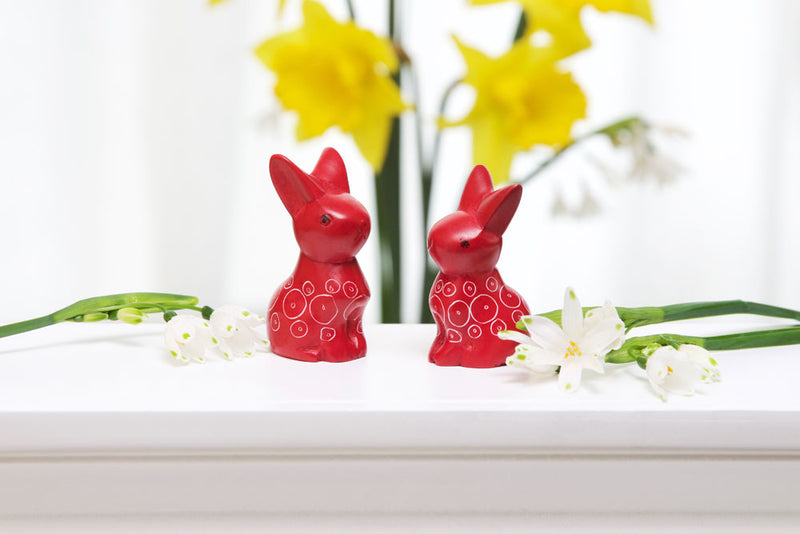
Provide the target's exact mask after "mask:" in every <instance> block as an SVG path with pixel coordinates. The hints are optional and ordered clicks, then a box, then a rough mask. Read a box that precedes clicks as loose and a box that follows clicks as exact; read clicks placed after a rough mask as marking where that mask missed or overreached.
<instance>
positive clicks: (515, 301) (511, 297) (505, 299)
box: [500, 286, 522, 308]
mask: <svg viewBox="0 0 800 534" xmlns="http://www.w3.org/2000/svg"><path fill="white" fill-rule="evenodd" d="M500 302H502V303H503V304H505V305H506V306H508V307H509V308H516V307H517V306H519V305H520V304H521V303H522V299H521V298H519V295H517V292H516V291H514V290H513V289H511V288H510V287H508V286H503V287H502V288H501V289H500Z"/></svg>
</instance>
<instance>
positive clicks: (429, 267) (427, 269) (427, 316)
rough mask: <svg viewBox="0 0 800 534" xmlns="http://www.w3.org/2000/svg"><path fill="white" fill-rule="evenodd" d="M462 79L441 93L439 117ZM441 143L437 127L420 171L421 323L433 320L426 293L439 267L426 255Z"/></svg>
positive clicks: (439, 129) (439, 131)
mask: <svg viewBox="0 0 800 534" xmlns="http://www.w3.org/2000/svg"><path fill="white" fill-rule="evenodd" d="M462 81H463V80H461V79H458V80H454V81H453V82H452V83H450V85H448V86H447V88H446V89H445V90H444V93H443V94H442V100H441V102H440V103H439V117H444V112H445V110H446V108H447V102H448V101H449V100H450V95H452V94H453V91H454V90H455V89H456V87H458V86H459V84H461V82H462ZM417 102H419V100H417ZM417 136H418V137H419V138H420V141H421V134H420V133H419V132H418V134H417ZM441 144H442V129H441V128H437V129H436V133H435V134H434V137H433V149H432V151H431V159H430V162H429V163H428V164H427V165H423V166H422V172H421V173H420V179H421V186H422V236H421V237H422V238H421V239H420V243H421V244H422V247H423V250H422V257H423V258H424V261H423V263H422V265H423V275H422V295H421V299H420V308H419V318H420V322H421V323H432V322H433V315H432V314H431V309H430V306H429V305H428V293H429V292H430V290H431V286H432V285H433V280H434V279H435V278H436V274H437V273H438V272H439V269H437V267H436V265H435V264H434V263H433V261H432V260H431V259H430V256H429V255H428V227H429V226H430V216H431V213H430V211H431V192H432V191H433V177H434V170H435V169H436V163H437V162H438V161H439V150H440V148H441ZM421 160H422V152H421V150H420V161H421Z"/></svg>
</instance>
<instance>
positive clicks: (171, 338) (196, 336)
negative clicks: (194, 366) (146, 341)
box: [164, 315, 214, 363]
mask: <svg viewBox="0 0 800 534" xmlns="http://www.w3.org/2000/svg"><path fill="white" fill-rule="evenodd" d="M212 339H213V335H212V333H211V327H210V326H209V324H208V321H206V320H205V319H203V318H202V317H197V316H193V315H176V316H175V317H173V318H172V319H170V321H169V322H168V323H167V325H166V327H165V328H164V343H165V344H166V345H167V349H169V353H170V354H172V356H173V357H174V358H175V359H176V360H178V361H181V362H187V363H188V362H190V361H192V360H194V361H196V362H205V361H206V356H207V354H208V352H209V351H211V350H213V346H214V343H213V341H212Z"/></svg>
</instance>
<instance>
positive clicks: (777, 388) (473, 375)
mask: <svg viewBox="0 0 800 534" xmlns="http://www.w3.org/2000/svg"><path fill="white" fill-rule="evenodd" d="M783 324H787V323H782V324H781V325H783ZM754 325H755V326H758V325H762V326H763V323H753V322H751V321H748V322H745V321H741V320H730V321H720V320H716V321H701V322H699V323H695V325H694V326H693V325H687V324H677V323H676V324H674V325H661V326H659V327H657V328H653V327H651V329H650V330H649V331H653V330H659V331H665V332H673V333H688V334H703V333H705V334H711V333H718V334H722V333H729V332H732V331H737V330H741V329H743V328H747V327H752V326H754ZM649 331H648V332H649ZM162 332H163V325H160V324H143V325H138V326H130V325H124V324H116V323H93V324H71V323H70V324H60V325H56V326H53V327H49V328H47V329H44V330H40V331H36V332H30V333H26V334H22V335H19V336H15V337H12V338H6V339H2V340H0V455H24V454H71V453H74V454H81V453H93V454H97V453H105V452H108V453H112V452H113V453H120V452H125V451H134V450H135V451H153V452H164V451H223V450H224V451H232V450H244V451H254V450H257V451H262V452H263V451H269V450H274V451H284V452H285V451H301V450H306V451H307V450H316V449H331V448H336V449H357V450H371V449H392V450H402V449H408V450H411V449H414V450H436V451H447V450H462V449H463V450H483V449H505V450H525V451H529V452H530V451H542V452H545V453H546V452H547V451H552V450H559V451H563V450H565V449H568V450H573V451H598V450H619V449H625V450H633V451H640V452H644V453H647V452H649V451H663V450H671V451H675V450H679V451H680V450H686V451H693V452H697V451H698V450H700V451H731V450H735V451H739V452H741V451H769V452H770V453H772V454H774V453H781V452H792V451H793V452H794V453H796V452H797V451H798V450H800V392H799V390H798V386H797V380H798V377H800V346H791V347H775V348H768V349H757V350H742V351H730V352H724V353H719V358H718V360H719V361H720V365H721V369H722V377H723V379H722V382H721V383H719V384H714V385H709V386H706V387H705V389H704V392H703V393H702V394H699V395H696V396H694V397H678V396H673V397H670V400H669V402H667V403H663V402H661V401H660V400H659V399H658V398H657V397H656V396H655V395H654V394H653V393H652V392H651V391H650V387H649V385H648V383H647V380H646V378H645V377H644V373H643V371H641V370H640V369H639V368H638V367H636V366H635V365H625V366H611V365H608V366H607V367H608V371H607V373H606V375H605V376H600V375H596V374H594V373H592V372H591V371H585V373H584V381H583V384H582V386H581V388H580V390H578V391H577V392H575V393H570V394H565V393H562V392H560V391H559V390H558V389H557V386H556V381H555V380H554V379H551V380H546V381H542V380H538V381H531V380H530V379H529V378H528V376H527V374H526V373H525V372H523V371H521V370H519V369H514V368H505V367H504V368H496V369H464V368H440V367H436V366H434V365H432V364H430V363H428V361H427V352H428V348H429V345H430V343H431V341H432V339H433V335H434V332H435V327H434V326H433V325H367V326H366V336H367V342H368V355H367V357H366V358H363V359H361V360H357V361H354V362H350V363H345V364H327V363H316V364H311V363H303V362H296V361H292V360H288V359H284V358H281V357H278V356H275V355H272V354H269V353H263V354H258V355H257V356H255V357H253V358H250V359H241V360H235V361H225V360H222V359H219V360H212V361H209V362H208V363H206V364H191V365H180V364H177V363H175V362H174V361H173V360H172V358H171V357H170V356H169V355H168V353H167V351H166V350H165V349H164V347H163V341H162Z"/></svg>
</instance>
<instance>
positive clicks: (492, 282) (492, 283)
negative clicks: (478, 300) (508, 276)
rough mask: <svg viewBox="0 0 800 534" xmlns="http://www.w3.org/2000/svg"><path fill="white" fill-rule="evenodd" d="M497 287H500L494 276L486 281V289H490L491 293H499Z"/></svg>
mask: <svg viewBox="0 0 800 534" xmlns="http://www.w3.org/2000/svg"><path fill="white" fill-rule="evenodd" d="M497 287H498V284H497V278H495V277H494V276H490V277H489V278H487V279H486V289H488V290H489V291H491V292H495V291H497Z"/></svg>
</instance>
